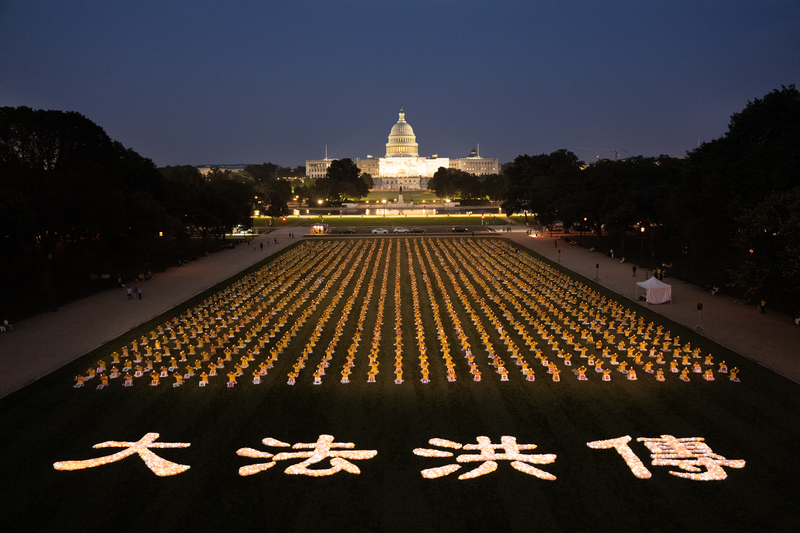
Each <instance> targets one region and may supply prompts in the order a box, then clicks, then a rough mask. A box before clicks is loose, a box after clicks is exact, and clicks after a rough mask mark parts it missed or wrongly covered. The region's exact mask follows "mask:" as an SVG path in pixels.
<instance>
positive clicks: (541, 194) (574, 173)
mask: <svg viewBox="0 0 800 533" xmlns="http://www.w3.org/2000/svg"><path fill="white" fill-rule="evenodd" d="M582 166H583V162H582V161H580V160H579V159H578V157H577V156H576V155H575V154H573V153H572V152H570V151H568V150H563V149H562V150H557V151H555V152H552V153H550V154H540V155H537V156H529V155H521V156H519V157H517V158H516V159H515V160H514V162H513V163H512V164H511V165H509V166H508V167H506V169H505V170H504V172H503V174H504V175H505V176H506V179H507V180H508V183H509V187H508V192H507V194H506V196H507V199H506V201H505V202H503V204H502V208H503V211H505V212H506V214H508V215H512V214H514V213H521V212H526V214H527V212H530V213H535V214H536V215H537V218H538V219H539V221H540V222H541V223H542V224H549V223H551V222H553V221H555V220H558V219H559V217H560V215H566V214H567V213H559V207H560V205H561V204H560V203H559V202H562V203H563V199H564V197H565V196H568V195H570V194H572V193H573V192H574V190H573V187H572V184H574V183H575V181H576V179H577V177H578V175H579V173H580V171H581V167H582ZM563 222H564V223H565V224H564V226H565V227H568V226H569V224H568V222H569V223H571V221H567V220H564V221H563Z"/></svg>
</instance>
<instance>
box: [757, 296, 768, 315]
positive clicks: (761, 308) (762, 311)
mask: <svg viewBox="0 0 800 533" xmlns="http://www.w3.org/2000/svg"><path fill="white" fill-rule="evenodd" d="M758 313H759V314H761V315H766V314H767V301H766V300H761V303H760V304H758Z"/></svg>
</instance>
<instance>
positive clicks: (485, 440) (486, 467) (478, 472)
mask: <svg viewBox="0 0 800 533" xmlns="http://www.w3.org/2000/svg"><path fill="white" fill-rule="evenodd" d="M477 441H478V444H467V445H462V444H460V443H458V442H452V441H449V440H445V439H431V440H429V441H428V443H429V444H431V445H432V446H438V447H440V448H450V449H452V450H470V451H471V450H480V453H479V454H462V455H459V456H458V457H456V462H458V463H474V462H480V463H482V464H481V465H479V466H478V467H477V468H474V469H472V470H470V471H469V472H467V473H465V474H461V475H460V476H458V479H462V480H463V479H472V478H475V477H478V476H482V475H485V474H489V473H491V472H494V471H495V470H497V463H496V461H511V466H512V467H513V468H515V469H516V470H519V471H520V472H524V473H525V474H529V475H531V476H536V477H538V478H539V479H547V480H550V481H552V480H554V479H556V476H554V475H553V474H550V473H549V472H545V471H544V470H540V469H538V468H536V467H534V466H531V465H532V464H540V465H545V464H551V463H554V462H555V460H556V455H554V454H526V453H520V451H521V450H533V449H535V448H536V445H535V444H517V439H516V438H515V437H510V436H507V435H506V436H503V437H501V438H500V444H492V441H491V439H489V437H478V438H477ZM498 449H502V450H503V452H504V453H496V451H495V450H498ZM414 454H415V455H420V456H422V457H452V456H453V453H452V452H446V451H441V450H432V449H429V448H416V449H415V450H414ZM460 468H461V465H458V464H448V465H445V466H440V467H437V468H429V469H427V470H423V471H422V472H421V473H422V477H424V478H427V479H436V478H439V477H442V476H447V475H449V474H452V473H453V472H455V471H456V470H458V469H460Z"/></svg>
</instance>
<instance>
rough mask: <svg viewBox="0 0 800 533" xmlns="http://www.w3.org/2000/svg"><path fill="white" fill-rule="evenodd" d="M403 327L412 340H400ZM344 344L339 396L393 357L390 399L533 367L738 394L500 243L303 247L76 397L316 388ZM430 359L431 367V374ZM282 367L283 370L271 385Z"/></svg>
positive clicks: (652, 329)
mask: <svg viewBox="0 0 800 533" xmlns="http://www.w3.org/2000/svg"><path fill="white" fill-rule="evenodd" d="M407 289H410V290H407ZM409 293H410V300H409ZM392 305H393V306H394V313H393V314H391V315H388V313H387V307H389V306H392ZM425 307H429V308H430V311H429V312H428V313H426V312H424V311H423V309H424V308H425ZM389 309H391V307H389ZM351 314H352V315H353V316H355V317H356V318H355V319H354V321H353V322H352V323H351V322H350V316H351ZM387 315H388V316H387ZM334 317H336V318H335V320H333V321H332V320H331V319H332V318H334ZM405 317H407V318H412V317H413V325H412V326H410V327H408V328H405V327H404V325H403V319H404V318H405ZM329 322H330V323H331V324H329ZM469 322H472V325H471V326H469V325H466V326H465V324H468V323H469ZM392 325H393V328H392ZM365 328H366V330H367V331H370V330H371V335H370V334H368V333H366V332H365ZM390 331H391V332H392V333H391V334H390V335H387V334H388V333H389V332H390ZM281 332H283V333H281ZM298 336H300V339H297V337H298ZM367 336H369V343H368V345H366V346H363V347H362V346H361V340H362V337H367ZM343 338H347V339H349V343H347V347H346V355H343V356H341V359H340V360H339V363H338V364H340V365H341V371H340V374H341V378H339V377H338V376H334V378H333V379H337V380H339V381H340V382H341V383H342V384H347V383H350V382H351V380H352V379H354V378H357V379H359V380H361V379H363V380H364V381H366V382H377V381H378V380H379V377H378V375H379V372H380V365H381V363H384V362H386V361H390V360H391V358H392V357H393V358H394V363H393V374H394V379H393V381H394V383H395V384H398V385H399V384H402V383H404V381H407V380H408V377H409V376H413V377H414V378H415V379H419V380H420V382H421V383H423V384H426V383H430V381H431V375H432V374H433V376H434V377H435V378H436V379H441V380H443V381H444V380H446V381H448V382H454V381H456V380H457V379H459V377H464V375H465V373H466V375H467V376H469V377H468V379H470V380H471V381H475V382H478V381H481V380H482V379H485V374H486V373H487V372H490V373H494V374H496V375H498V376H499V378H498V379H499V380H500V381H509V379H510V378H509V376H510V375H512V372H511V369H513V368H514V367H516V368H517V370H519V372H520V375H521V378H522V379H524V380H525V381H529V382H532V381H535V380H536V371H535V367H539V366H540V367H542V372H544V373H546V374H545V377H547V378H548V379H549V380H551V381H553V382H560V381H562V380H563V379H564V377H563V376H562V374H564V375H569V374H574V379H576V380H578V381H589V380H590V379H601V380H604V381H610V380H611V379H612V378H613V376H614V370H616V373H617V374H619V375H620V377H622V378H624V379H627V380H630V381H635V380H639V379H640V378H641V377H643V376H647V375H652V376H653V377H652V379H655V380H657V381H666V380H667V376H668V375H670V374H676V375H677V376H676V378H679V379H681V380H683V381H689V380H690V377H691V375H692V374H699V375H700V376H699V378H700V379H703V380H705V381H714V379H715V376H717V377H718V376H719V375H720V374H725V375H727V377H728V378H729V379H732V380H734V381H738V378H737V373H738V369H736V368H732V369H730V370H728V368H727V365H726V364H725V362H724V361H723V362H721V363H719V364H718V365H716V366H715V365H714V361H713V357H712V356H711V355H710V354H703V353H701V352H700V350H699V349H698V348H692V347H691V344H690V343H682V342H681V340H680V337H678V336H675V337H673V336H672V335H671V333H670V331H664V328H663V326H660V325H656V324H654V323H652V322H650V323H646V321H645V320H644V318H643V317H641V316H638V315H637V313H636V311H634V310H632V309H630V308H628V307H626V306H625V305H623V304H621V303H619V302H617V301H613V300H611V299H609V298H607V297H605V296H603V295H601V294H600V293H598V292H597V291H595V290H594V289H592V288H591V287H588V286H586V285H585V284H583V283H580V282H577V281H575V280H574V279H572V278H570V277H569V276H567V275H565V274H563V273H562V272H560V271H558V270H557V269H555V268H553V267H550V266H548V265H547V264H545V263H543V262H541V261H539V260H537V259H535V258H534V257H532V256H531V255H529V254H527V253H524V252H522V251H520V250H518V249H517V248H515V247H513V246H512V245H511V244H509V243H508V242H506V241H502V240H496V239H471V238H454V239H443V238H406V239H397V240H394V241H387V240H371V239H360V240H348V241H335V240H331V241H324V240H323V241H313V242H306V243H303V244H302V245H301V246H298V247H296V248H294V249H292V250H289V251H288V252H286V253H285V254H282V255H280V256H278V257H277V258H276V259H275V260H274V261H272V262H270V263H269V264H268V265H266V266H265V267H263V268H262V269H260V270H259V271H258V272H255V273H252V274H250V275H248V276H246V277H244V278H243V279H241V280H240V281H238V282H236V283H235V284H233V285H232V286H230V287H228V288H227V289H225V290H223V291H221V292H220V293H218V294H216V295H214V297H212V298H209V299H207V300H206V301H204V302H203V303H202V304H201V305H198V306H196V307H195V308H193V309H188V310H187V311H186V312H185V313H184V314H182V315H180V316H178V317H175V318H174V319H172V320H169V321H167V322H165V323H164V324H161V325H159V326H158V327H157V328H155V329H154V330H153V331H151V332H150V335H149V336H147V335H144V336H141V337H140V338H138V339H131V341H130V342H129V343H128V344H127V345H125V346H123V347H122V348H121V350H120V352H121V353H119V352H113V353H112V354H110V355H109V357H108V359H103V360H101V361H98V362H97V364H96V365H93V366H92V368H89V369H88V370H87V372H86V373H84V374H81V375H79V376H76V378H75V381H76V383H75V386H76V387H81V386H84V384H86V383H87V382H88V381H89V380H92V379H95V378H98V381H99V383H98V385H97V388H98V389H102V388H104V387H106V386H108V385H109V384H111V383H114V382H117V381H118V382H120V383H121V384H122V385H124V386H133V385H134V384H137V383H140V382H146V383H148V384H149V385H151V386H158V385H160V384H161V383H162V382H163V381H168V382H169V381H171V382H172V386H173V387H180V386H184V385H187V384H189V383H195V382H196V383H198V386H200V387H205V386H207V385H209V384H210V383H212V382H214V381H216V380H215V378H218V377H219V376H222V377H219V379H220V380H221V381H224V382H226V384H227V385H226V386H227V387H235V386H237V385H238V384H241V383H248V384H254V385H260V384H262V383H264V380H265V379H267V377H268V376H269V377H272V376H275V378H273V379H275V380H281V381H284V380H285V383H287V384H289V385H294V384H296V383H298V382H299V381H303V380H306V381H303V382H310V383H313V384H315V385H321V384H322V383H323V380H325V379H329V378H328V377H326V371H328V369H329V367H330V365H331V364H333V363H334V362H335V359H336V357H337V348H338V347H339V342H340V341H341V340H342V339H343ZM318 344H324V348H323V347H319V348H318V347H317V346H318ZM437 352H438V353H440V354H441V361H440V362H438V361H435V360H434V361H432V360H429V355H432V354H435V353H437ZM284 353H287V354H288V355H290V357H291V358H294V362H291V360H290V361H289V362H288V363H281V365H280V368H282V370H281V371H280V372H277V371H275V370H273V369H274V368H276V366H277V365H278V359H279V357H280V356H281V355H283V354H284ZM573 357H575V358H576V359H577V360H579V361H580V364H579V365H578V364H575V365H573V361H572V359H573ZM461 359H463V362H461V361H460V360H461ZM620 359H621V360H620ZM361 361H363V363H360V362H361ZM359 363H360V364H359ZM307 367H308V370H305V369H306V368H307ZM592 367H593V368H594V372H591V368H592ZM284 372H286V373H284ZM246 374H250V376H246ZM309 374H311V375H310V376H309V377H308V378H304V377H303V376H308V375H309ZM587 374H588V375H587ZM593 374H594V375H596V376H597V378H591V376H592V375H593Z"/></svg>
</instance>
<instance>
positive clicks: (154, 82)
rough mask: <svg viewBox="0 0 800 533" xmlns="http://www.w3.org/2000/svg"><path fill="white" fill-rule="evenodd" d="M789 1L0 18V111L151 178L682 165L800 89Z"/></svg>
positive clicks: (370, 6)
mask: <svg viewBox="0 0 800 533" xmlns="http://www.w3.org/2000/svg"><path fill="white" fill-rule="evenodd" d="M799 75H800V2H798V1H796V0H758V1H738V0H675V1H659V0H636V1H635V0H628V1H624V0H605V1H604V0H587V1H584V0H560V1H557V0H550V1H534V0H520V1H517V0H493V1H490V0H405V1H396V0H294V1H284V2H278V1H275V0H272V1H270V0H248V1H245V0H241V1H235V0H229V1H226V2H221V1H216V2H213V1H191V2H190V1H185V2H184V1H178V0H169V1H164V0H159V1H149V0H137V1H136V2H131V1H124V2H123V1H116V0H98V1H79V0H74V1H69V2H64V1H55V2H54V1H38V0H17V1H14V0H0V106H22V105H25V106H29V107H32V108H34V109H59V110H64V111H77V112H79V113H81V114H83V115H85V116H86V117H88V118H89V119H91V120H93V121H94V122H95V123H97V124H98V125H100V126H101V127H103V128H104V129H105V130H106V132H107V133H108V134H109V135H110V136H111V137H112V138H113V139H116V140H118V141H120V142H122V143H123V144H124V145H125V146H126V147H129V148H133V149H134V150H136V151H137V152H138V153H140V154H141V155H143V156H145V157H149V158H151V159H153V160H154V161H155V163H156V164H157V165H159V166H164V165H180V164H191V165H199V164H207V163H214V164H226V163H228V164H230V163H241V162H243V163H262V162H266V161H270V162H273V163H278V164H281V165H286V166H296V165H303V164H305V160H306V159H309V158H321V157H323V156H324V155H325V145H326V144H327V146H328V154H329V156H330V157H340V158H342V157H351V158H353V159H355V158H364V157H366V155H367V154H371V155H374V156H376V157H382V156H383V155H384V154H385V143H386V140H387V136H388V134H389V130H390V129H391V127H392V125H393V124H394V123H395V122H396V121H397V113H398V111H399V107H400V104H403V105H404V107H405V112H406V119H407V120H408V122H409V124H411V126H412V127H413V128H414V132H415V133H416V135H417V142H418V143H419V149H420V155H424V156H429V155H431V154H438V155H439V156H441V157H463V156H465V155H467V153H468V152H469V150H470V149H471V148H473V147H475V146H476V145H477V144H478V143H480V150H481V155H483V156H486V157H498V158H500V161H501V163H502V162H506V161H511V160H513V159H514V157H516V156H517V155H520V154H525V153H527V154H531V155H533V154H539V153H549V152H551V151H553V150H557V149H559V148H567V149H569V150H572V151H574V152H575V153H576V154H577V155H578V156H579V157H580V158H582V159H583V160H585V161H587V162H589V161H592V160H594V159H595V158H596V156H598V155H599V156H600V157H611V158H613V154H612V153H611V152H610V149H613V148H616V147H619V148H620V149H625V150H627V154H623V155H639V154H641V155H645V156H656V155H659V154H662V153H664V154H669V155H672V156H680V155H683V154H685V152H686V151H687V150H690V149H692V148H694V147H695V146H697V142H698V138H699V139H700V140H701V141H709V140H711V139H714V138H717V137H719V136H721V135H722V134H723V133H724V132H725V131H726V130H727V125H728V122H729V119H730V115H731V114H732V113H735V112H738V111H741V110H742V109H743V108H744V107H745V106H746V105H747V102H748V100H752V99H754V98H761V97H763V96H764V95H765V94H766V93H768V92H770V91H771V90H773V89H776V88H780V86H781V85H782V84H783V85H789V84H791V83H795V84H800V80H799V79H798V78H800V76H799Z"/></svg>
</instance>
